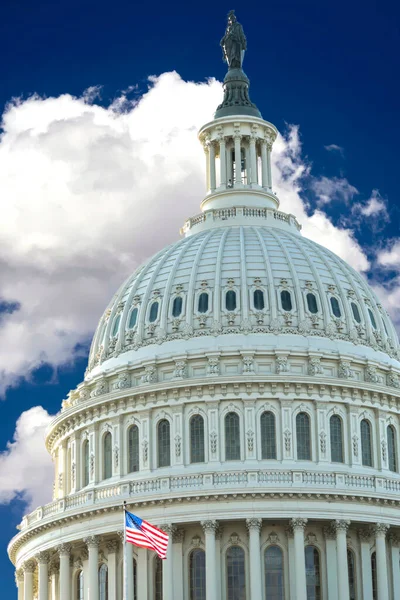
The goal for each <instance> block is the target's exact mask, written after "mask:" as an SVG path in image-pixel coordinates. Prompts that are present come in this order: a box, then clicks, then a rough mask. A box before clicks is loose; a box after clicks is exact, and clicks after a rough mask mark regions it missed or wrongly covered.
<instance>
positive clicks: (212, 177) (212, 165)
mask: <svg viewBox="0 0 400 600" xmlns="http://www.w3.org/2000/svg"><path fill="white" fill-rule="evenodd" d="M209 156H210V190H211V191H212V192H214V191H215V188H216V187H217V183H216V177H215V146H214V144H213V143H212V142H211V144H210V153H209Z"/></svg>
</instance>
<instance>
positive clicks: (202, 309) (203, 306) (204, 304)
mask: <svg viewBox="0 0 400 600" xmlns="http://www.w3.org/2000/svg"><path fill="white" fill-rule="evenodd" d="M198 311H199V313H206V312H207V311H208V294H207V293H206V292H202V293H201V294H200V296H199V306H198Z"/></svg>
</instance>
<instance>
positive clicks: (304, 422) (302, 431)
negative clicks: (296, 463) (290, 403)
mask: <svg viewBox="0 0 400 600" xmlns="http://www.w3.org/2000/svg"><path fill="white" fill-rule="evenodd" d="M296 440H297V459H298V460H311V433H310V417H309V416H308V415H307V414H306V413H304V412H301V413H299V414H298V415H297V416H296Z"/></svg>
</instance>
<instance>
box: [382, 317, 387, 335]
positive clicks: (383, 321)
mask: <svg viewBox="0 0 400 600" xmlns="http://www.w3.org/2000/svg"><path fill="white" fill-rule="evenodd" d="M382 323H383V328H384V330H385V333H386V335H387V336H388V337H389V332H388V330H387V327H386V323H385V319H382Z"/></svg>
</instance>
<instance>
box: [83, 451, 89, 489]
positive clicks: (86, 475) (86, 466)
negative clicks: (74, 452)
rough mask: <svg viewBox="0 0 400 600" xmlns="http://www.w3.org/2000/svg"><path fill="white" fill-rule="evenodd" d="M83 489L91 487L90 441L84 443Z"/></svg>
mask: <svg viewBox="0 0 400 600" xmlns="http://www.w3.org/2000/svg"><path fill="white" fill-rule="evenodd" d="M82 458H83V487H85V486H86V485H89V440H85V441H84V442H83V448H82Z"/></svg>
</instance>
